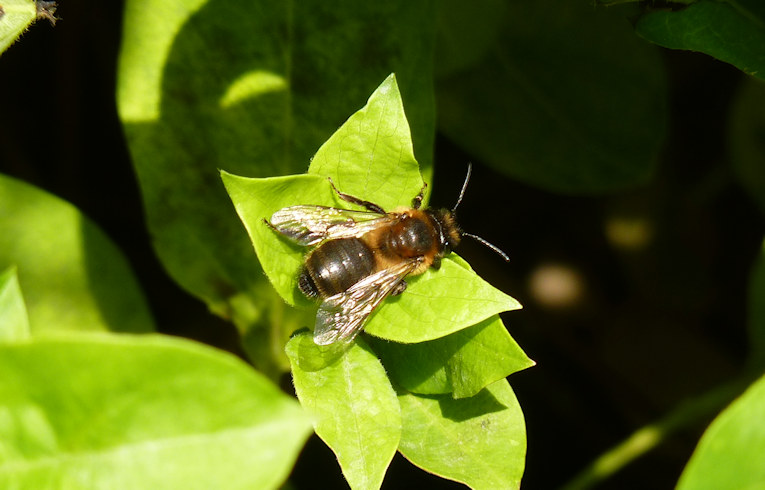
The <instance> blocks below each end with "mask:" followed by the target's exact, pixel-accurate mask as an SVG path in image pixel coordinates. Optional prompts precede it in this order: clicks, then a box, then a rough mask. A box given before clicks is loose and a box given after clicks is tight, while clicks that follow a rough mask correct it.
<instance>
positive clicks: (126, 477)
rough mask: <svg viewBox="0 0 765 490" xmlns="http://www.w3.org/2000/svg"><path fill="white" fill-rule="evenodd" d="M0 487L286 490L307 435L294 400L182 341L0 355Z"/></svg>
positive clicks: (37, 347)
mask: <svg viewBox="0 0 765 490" xmlns="http://www.w3.org/2000/svg"><path fill="white" fill-rule="evenodd" d="M0 373H2V380H3V382H2V383H0V414H3V416H2V417H0V454H2V455H3V457H2V459H1V460H0V487H2V488H52V487H56V488H83V487H87V488H188V489H195V488H199V489H202V488H230V489H236V488H242V489H244V488H248V489H249V488H278V487H279V485H280V484H281V483H282V482H283V481H284V480H285V478H286V477H287V475H288V474H289V472H290V470H291V467H292V465H293V463H294V461H295V459H296V457H297V454H298V452H299V451H300V449H301V447H302V445H303V443H304V442H305V440H306V438H307V437H308V435H309V434H310V421H309V420H308V418H307V416H306V415H305V414H304V412H303V411H302V410H301V409H300V407H299V406H298V405H297V403H295V401H294V400H292V399H291V398H290V397H288V396H286V395H284V394H283V393H281V392H280V391H279V389H278V388H277V387H276V386H274V385H272V384H271V383H269V382H268V381H267V380H266V379H265V378H264V377H263V376H261V375H259V374H258V373H256V372H255V371H253V370H252V369H251V368H250V367H249V366H247V365H246V364H244V363H243V362H241V361H240V360H238V359H236V358H235V357H233V356H231V355H229V354H225V353H222V352H220V351H215V350H213V349H210V348H208V347H204V346H202V345H200V344H196V343H193V342H189V341H184V340H180V339H175V338H170V337H163V336H155V335H143V336H127V335H123V336H117V335H103V334H89V335H86V334H76V335H73V336H70V337H67V338H56V337H53V338H36V339H35V340H34V341H31V342H28V343H13V344H0Z"/></svg>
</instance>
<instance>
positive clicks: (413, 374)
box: [372, 316, 534, 398]
mask: <svg viewBox="0 0 765 490" xmlns="http://www.w3.org/2000/svg"><path fill="white" fill-rule="evenodd" d="M372 346H373V347H374V349H375V352H377V353H378V355H379V356H380V357H381V359H382V362H383V365H384V366H385V369H386V370H387V371H388V374H389V376H390V377H391V378H392V379H393V380H394V381H395V383H396V384H397V385H399V386H401V387H403V388H405V389H406V390H407V391H411V392H413V393H418V394H425V395H433V394H443V393H453V397H454V398H466V397H471V396H473V395H475V394H477V393H478V392H479V391H481V390H482V389H483V388H485V387H486V386H488V385H489V384H491V383H494V382H495V381H498V380H500V379H503V378H505V377H507V376H509V375H511V374H513V373H515V372H517V371H520V370H522V369H526V368H528V367H531V366H533V365H534V361H532V360H531V359H529V358H528V357H527V356H526V354H525V353H524V352H523V350H521V348H520V347H519V346H518V344H517V343H516V342H515V341H514V340H513V338H512V337H511V336H510V334H509V333H508V332H507V329H506V328H505V326H504V324H503V323H502V320H501V319H500V318H499V317H498V316H494V317H491V318H489V319H487V320H484V321H483V322H481V323H479V324H477V325H474V326H472V327H469V328H466V329H464V330H460V331H459V332H456V333H453V334H451V335H447V336H446V337H442V338H440V339H436V340H431V341H429V342H421V343H418V344H396V343H391V342H385V341H379V340H375V341H373V342H372Z"/></svg>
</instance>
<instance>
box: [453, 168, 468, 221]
mask: <svg viewBox="0 0 765 490" xmlns="http://www.w3.org/2000/svg"><path fill="white" fill-rule="evenodd" d="M472 170H473V164H472V163H468V169H467V175H465V182H464V183H463V184H462V190H461V191H460V197H458V198H457V204H455V205H454V207H453V208H452V213H453V212H455V211H457V206H459V205H460V203H461V202H462V198H463V196H464V195H465V189H467V185H468V182H469V181H470V174H471V172H472Z"/></svg>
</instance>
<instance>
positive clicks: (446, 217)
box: [427, 209, 462, 256]
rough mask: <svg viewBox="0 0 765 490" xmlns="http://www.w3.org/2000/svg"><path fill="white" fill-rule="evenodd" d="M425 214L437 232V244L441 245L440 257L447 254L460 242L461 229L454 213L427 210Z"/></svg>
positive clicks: (446, 210) (445, 210)
mask: <svg viewBox="0 0 765 490" xmlns="http://www.w3.org/2000/svg"><path fill="white" fill-rule="evenodd" d="M427 214H428V215H429V216H430V217H431V218H432V219H433V222H434V224H435V227H436V229H437V230H438V242H439V244H440V245H441V253H440V255H442V256H443V255H447V254H449V253H450V252H451V251H452V250H454V249H455V248H456V247H457V245H459V244H460V241H461V240H462V229H461V228H460V227H459V225H458V224H457V220H456V219H455V217H454V212H452V211H450V210H448V209H429V210H428V211H427Z"/></svg>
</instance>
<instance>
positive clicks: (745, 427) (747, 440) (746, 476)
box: [677, 376, 765, 490]
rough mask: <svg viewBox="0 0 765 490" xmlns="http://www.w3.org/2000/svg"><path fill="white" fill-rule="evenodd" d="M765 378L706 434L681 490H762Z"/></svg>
mask: <svg viewBox="0 0 765 490" xmlns="http://www.w3.org/2000/svg"><path fill="white" fill-rule="evenodd" d="M763 413H765V376H763V377H761V378H760V379H759V380H758V381H756V382H755V383H753V384H752V385H751V386H750V387H749V389H747V391H746V392H744V394H743V395H741V396H740V397H739V398H738V399H737V400H735V401H734V402H733V403H732V404H731V405H730V406H729V407H728V408H726V409H725V410H724V411H723V412H722V413H721V414H720V415H719V416H718V417H717V418H716V419H715V420H714V421H713V422H712V424H711V425H710V426H709V428H708V429H707V430H706V432H704V435H703V436H702V438H701V441H699V445H698V446H697V447H696V450H695V451H694V452H693V456H691V460H690V461H689V462H688V465H687V466H686V467H685V470H683V474H682V475H681V476H680V481H679V483H678V486H677V488H678V489H680V490H692V489H693V490H695V489H702V488H709V489H719V488H752V489H754V488H762V484H763V482H765V465H763V464H762V455H763V454H765V424H763V423H762V414H763Z"/></svg>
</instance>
